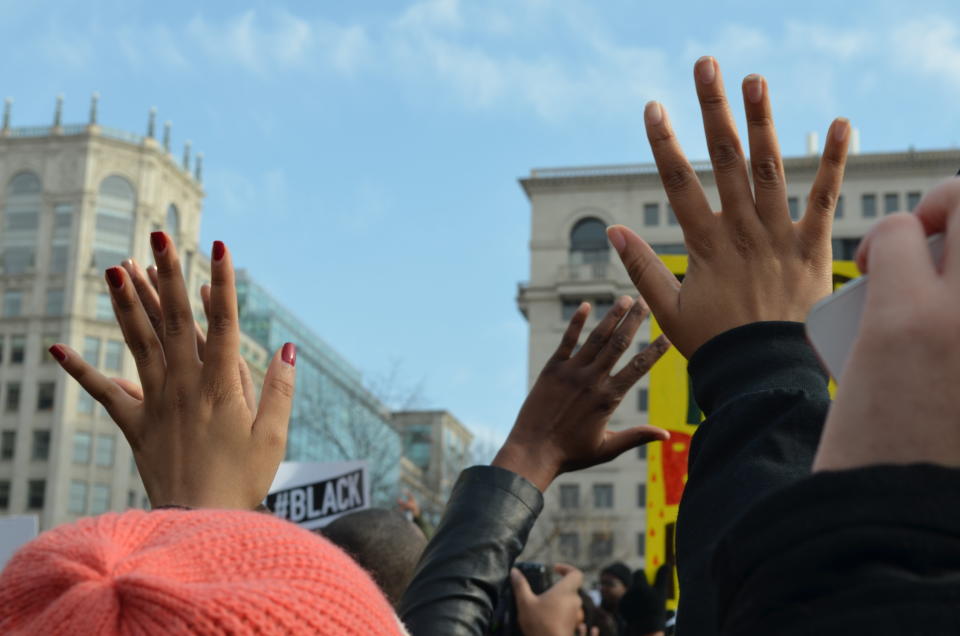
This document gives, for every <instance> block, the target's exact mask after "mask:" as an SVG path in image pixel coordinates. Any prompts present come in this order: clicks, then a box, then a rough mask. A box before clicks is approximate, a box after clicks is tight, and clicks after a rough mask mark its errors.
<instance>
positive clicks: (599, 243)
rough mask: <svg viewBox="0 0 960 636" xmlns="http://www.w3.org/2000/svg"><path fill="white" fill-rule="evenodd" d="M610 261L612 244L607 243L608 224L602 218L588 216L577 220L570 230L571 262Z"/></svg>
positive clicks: (575, 263)
mask: <svg viewBox="0 0 960 636" xmlns="http://www.w3.org/2000/svg"><path fill="white" fill-rule="evenodd" d="M609 261H610V245H609V243H607V226H606V224H605V223H604V222H603V221H601V220H600V219H595V218H592V217H590V218H586V219H580V220H579V221H577V224H576V225H574V226H573V230H572V231H571V232H570V263H571V264H573V265H580V264H582V263H607V262H609Z"/></svg>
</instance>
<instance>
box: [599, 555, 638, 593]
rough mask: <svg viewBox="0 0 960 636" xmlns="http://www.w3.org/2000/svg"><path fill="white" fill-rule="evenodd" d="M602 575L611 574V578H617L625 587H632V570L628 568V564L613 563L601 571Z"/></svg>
mask: <svg viewBox="0 0 960 636" xmlns="http://www.w3.org/2000/svg"><path fill="white" fill-rule="evenodd" d="M600 574H601V575H603V574H609V575H610V576H613V577H616V578H618V579H620V580H621V581H623V586H624V587H630V578H631V574H630V568H628V567H627V564H626V563H623V562H622V561H617V562H616V563H611V564H610V565H608V566H607V567H605V568H603V569H602V570H600Z"/></svg>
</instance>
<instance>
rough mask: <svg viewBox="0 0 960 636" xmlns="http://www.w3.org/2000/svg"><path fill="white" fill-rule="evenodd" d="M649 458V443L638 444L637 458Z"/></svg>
mask: <svg viewBox="0 0 960 636" xmlns="http://www.w3.org/2000/svg"><path fill="white" fill-rule="evenodd" d="M646 458H647V445H646V444H644V445H642V446H637V459H646Z"/></svg>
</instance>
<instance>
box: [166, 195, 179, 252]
mask: <svg viewBox="0 0 960 636" xmlns="http://www.w3.org/2000/svg"><path fill="white" fill-rule="evenodd" d="M163 230H164V231H165V232H166V233H167V234H169V235H170V238H171V239H173V241H174V243H176V241H177V239H178V238H180V212H178V211H177V206H175V205H174V204H172V203H171V204H170V205H168V206H167V225H166V227H165V228H163Z"/></svg>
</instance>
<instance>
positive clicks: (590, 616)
mask: <svg viewBox="0 0 960 636" xmlns="http://www.w3.org/2000/svg"><path fill="white" fill-rule="evenodd" d="M580 600H581V601H582V602H583V622H584V623H585V624H586V626H587V631H588V632H589V630H590V629H591V628H593V627H596V628H597V629H598V630H599V632H600V636H617V634H618V633H619V628H618V627H617V621H616V619H615V618H614V617H613V615H612V614H610V613H608V612H607V611H605V610H603V609H601V608H599V607H597V605H596V603H594V602H593V599H592V598H591V597H590V595H589V594H587V593H586V592H584V591H583V590H582V589H581V590H580Z"/></svg>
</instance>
